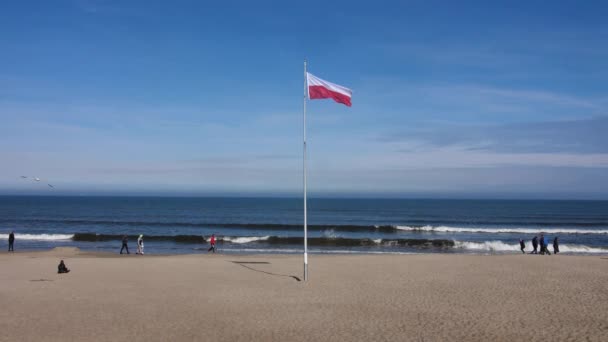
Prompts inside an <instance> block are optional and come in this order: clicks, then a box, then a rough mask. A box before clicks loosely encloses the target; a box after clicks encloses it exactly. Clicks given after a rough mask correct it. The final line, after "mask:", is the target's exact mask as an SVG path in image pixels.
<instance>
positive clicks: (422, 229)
mask: <svg viewBox="0 0 608 342" xmlns="http://www.w3.org/2000/svg"><path fill="white" fill-rule="evenodd" d="M397 229H398V230H402V231H412V232H432V233H494V234H496V233H513V234H540V233H547V234H608V230H607V229H598V230H593V229H565V228H557V229H539V228H477V227H447V226H436V227H433V226H422V227H410V226H397Z"/></svg>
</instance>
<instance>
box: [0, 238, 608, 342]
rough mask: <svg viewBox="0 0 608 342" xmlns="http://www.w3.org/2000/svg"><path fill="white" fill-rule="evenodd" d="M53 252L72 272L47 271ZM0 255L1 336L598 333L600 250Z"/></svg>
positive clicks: (602, 295)
mask: <svg viewBox="0 0 608 342" xmlns="http://www.w3.org/2000/svg"><path fill="white" fill-rule="evenodd" d="M60 259H64V260H65V262H66V264H67V266H68V267H69V268H70V269H71V270H72V272H70V273H69V274H63V275H60V274H57V273H56V272H57V268H56V267H57V264H58V263H59V260H60ZM301 271H302V259H301V256H299V255H222V254H216V255H207V254H200V255H179V256H154V255H146V256H136V255H133V254H131V255H128V256H127V255H123V256H120V255H117V254H111V255H110V254H93V253H88V252H82V251H79V250H77V249H73V248H58V249H55V250H52V251H47V252H17V253H14V254H7V253H6V252H3V253H2V254H0V307H2V311H1V312H0V340H1V341H447V340H452V341H482V340H484V341H525V340H551V341H601V340H604V339H605V338H606V336H608V286H607V285H606V284H608V258H606V257H599V256H567V255H558V256H532V255H495V256H492V255H485V256H484V255H447V254H426V255H313V256H312V257H311V258H310V281H309V282H307V283H305V282H302V281H299V280H298V278H299V277H301V273H302V272H301Z"/></svg>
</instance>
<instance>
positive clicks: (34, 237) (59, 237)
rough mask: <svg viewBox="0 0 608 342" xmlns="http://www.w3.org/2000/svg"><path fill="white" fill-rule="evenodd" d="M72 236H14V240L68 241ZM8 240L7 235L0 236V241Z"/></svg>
mask: <svg viewBox="0 0 608 342" xmlns="http://www.w3.org/2000/svg"><path fill="white" fill-rule="evenodd" d="M73 237H74V234H15V240H17V241H18V240H39V241H54V240H58V241H59V240H70V239H72V238H73ZM5 239H8V234H0V240H5Z"/></svg>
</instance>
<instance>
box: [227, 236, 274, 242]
mask: <svg viewBox="0 0 608 342" xmlns="http://www.w3.org/2000/svg"><path fill="white" fill-rule="evenodd" d="M268 238H270V236H238V237H230V236H224V237H223V238H222V240H223V241H228V242H231V243H250V242H254V241H264V240H268Z"/></svg>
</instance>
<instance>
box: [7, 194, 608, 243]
mask: <svg viewBox="0 0 608 342" xmlns="http://www.w3.org/2000/svg"><path fill="white" fill-rule="evenodd" d="M10 231H14V232H15V237H16V240H15V250H16V251H19V250H48V249H51V248H54V247H78V248H80V249H82V250H87V251H103V252H116V253H118V252H119V250H120V248H121V239H122V236H123V235H128V237H129V247H130V248H131V253H134V252H135V248H136V239H137V236H139V235H140V234H143V235H144V245H145V253H146V254H183V253H207V249H208V247H209V238H210V236H211V235H212V234H215V235H216V238H217V251H218V252H219V253H245V254H255V253H287V254H291V253H294V254H295V253H302V252H303V242H304V240H303V236H304V233H303V201H302V199H300V198H190V197H188V198H175V197H66V196H61V197H47V196H0V248H7V246H8V241H7V240H8V234H9V233H10ZM541 233H543V234H544V235H545V236H546V237H547V238H548V239H549V240H550V243H549V245H550V246H551V248H550V250H552V242H553V239H554V238H555V237H558V238H559V242H560V251H561V253H562V254H590V255H598V254H608V201H542V200H453V199H449V200H448V199H343V198H342V199H337V198H336V199H329V198H312V199H309V201H308V250H309V253H313V254H314V253H324V254H325V253H327V254H418V253H473V254H515V253H521V251H520V247H519V239H523V240H524V241H525V244H526V248H525V251H526V252H527V253H529V252H531V250H532V243H531V240H532V238H533V237H534V236H537V235H540V234H541Z"/></svg>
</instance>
